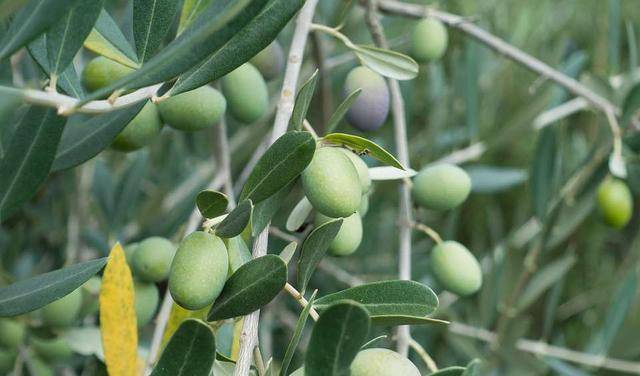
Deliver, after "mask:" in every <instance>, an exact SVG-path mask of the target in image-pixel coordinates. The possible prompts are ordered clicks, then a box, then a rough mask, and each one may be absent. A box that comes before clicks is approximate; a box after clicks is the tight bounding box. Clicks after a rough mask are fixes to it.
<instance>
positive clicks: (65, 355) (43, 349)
mask: <svg viewBox="0 0 640 376" xmlns="http://www.w3.org/2000/svg"><path fill="white" fill-rule="evenodd" d="M29 341H30V343H31V348H32V349H33V351H35V353H36V354H38V355H40V356H41V357H42V359H44V360H45V361H47V362H49V363H61V362H64V361H67V360H69V359H70V358H71V357H72V356H73V350H71V347H69V344H68V343H67V340H66V339H64V338H63V337H55V338H38V337H30V339H29Z"/></svg>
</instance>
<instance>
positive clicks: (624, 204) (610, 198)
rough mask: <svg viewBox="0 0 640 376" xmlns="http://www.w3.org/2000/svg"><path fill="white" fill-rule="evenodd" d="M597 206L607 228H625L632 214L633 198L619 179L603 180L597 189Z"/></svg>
mask: <svg viewBox="0 0 640 376" xmlns="http://www.w3.org/2000/svg"><path fill="white" fill-rule="evenodd" d="M598 206H599V207H600V213H602V217H603V218H604V221H605V222H606V223H607V224H608V225H609V226H611V227H613V228H617V229H620V228H623V227H624V226H626V225H627V223H629V220H630V219H631V215H632V214H633V197H632V196H631V191H630V190H629V187H628V186H627V184H625V182H624V181H622V180H620V179H615V178H607V179H605V180H604V181H603V182H602V183H600V186H599V187H598Z"/></svg>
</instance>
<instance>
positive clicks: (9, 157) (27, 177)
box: [0, 106, 66, 221]
mask: <svg viewBox="0 0 640 376" xmlns="http://www.w3.org/2000/svg"><path fill="white" fill-rule="evenodd" d="M65 120H66V119H65V118H63V117H61V116H58V115H56V110H55V109H53V108H45V107H36V106H33V107H31V108H30V109H29V110H28V111H27V113H26V114H25V115H24V116H23V118H22V120H21V121H20V123H19V124H18V125H17V128H16V130H15V132H14V134H13V137H11V141H10V143H9V146H8V147H7V151H6V154H5V156H4V158H2V160H0V221H4V220H5V219H6V218H8V217H9V216H10V215H11V214H12V213H13V212H14V211H16V210H17V209H18V208H19V207H20V206H21V205H22V204H23V203H24V202H25V201H27V200H28V199H29V198H31V196H33V195H34V194H35V193H36V191H37V190H38V188H39V187H40V185H41V184H42V183H43V182H44V180H45V179H46V178H47V175H49V171H50V169H51V164H52V163H53V159H54V157H55V155H56V148H57V147H58V142H59V141H60V136H61V135H62V130H63V129H64V123H65Z"/></svg>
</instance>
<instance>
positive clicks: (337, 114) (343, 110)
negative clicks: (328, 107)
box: [325, 88, 362, 133]
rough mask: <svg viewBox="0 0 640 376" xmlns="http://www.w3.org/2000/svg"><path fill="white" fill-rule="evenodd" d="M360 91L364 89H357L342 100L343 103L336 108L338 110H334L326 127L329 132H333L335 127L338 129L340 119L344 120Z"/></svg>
mask: <svg viewBox="0 0 640 376" xmlns="http://www.w3.org/2000/svg"><path fill="white" fill-rule="evenodd" d="M360 93H362V89H360V88H358V89H355V90H354V91H352V92H351V94H349V95H348V96H347V97H346V98H345V99H344V100H343V101H342V103H340V105H338V108H336V110H335V111H334V112H333V114H331V117H330V118H329V120H328V121H327V125H326V127H325V128H326V129H327V133H331V132H333V131H334V129H336V127H337V126H338V124H340V121H342V118H343V117H344V115H346V114H347V112H348V111H349V109H350V108H351V106H352V105H353V102H355V101H356V99H358V96H359V95H360Z"/></svg>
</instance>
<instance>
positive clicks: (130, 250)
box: [124, 243, 140, 271]
mask: <svg viewBox="0 0 640 376" xmlns="http://www.w3.org/2000/svg"><path fill="white" fill-rule="evenodd" d="M138 244H140V243H130V244H127V245H125V246H124V258H125V259H126V260H127V265H129V267H131V266H132V265H133V255H134V253H135V252H136V250H137V249H138ZM132 271H133V270H132Z"/></svg>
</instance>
